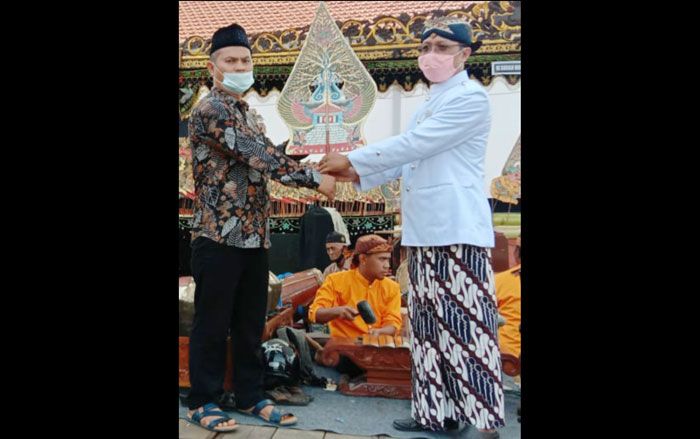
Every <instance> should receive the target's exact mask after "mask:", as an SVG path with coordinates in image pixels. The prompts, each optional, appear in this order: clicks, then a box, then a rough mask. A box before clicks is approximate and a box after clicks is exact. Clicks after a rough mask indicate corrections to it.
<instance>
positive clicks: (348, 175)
mask: <svg viewBox="0 0 700 439" xmlns="http://www.w3.org/2000/svg"><path fill="white" fill-rule="evenodd" d="M331 175H332V176H333V177H335V180H336V181H349V182H351V183H359V182H360V176H359V175H357V172H355V168H353V167H352V166H351V167H349V168H348V169H347V170H345V171H340V172H333V173H331Z"/></svg>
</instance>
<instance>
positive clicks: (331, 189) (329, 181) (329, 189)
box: [316, 174, 335, 201]
mask: <svg viewBox="0 0 700 439" xmlns="http://www.w3.org/2000/svg"><path fill="white" fill-rule="evenodd" d="M316 190H317V191H319V192H320V193H322V194H323V195H325V196H326V197H328V200H329V201H333V199H334V198H335V178H334V177H332V176H330V175H326V174H321V184H319V185H318V188H316Z"/></svg>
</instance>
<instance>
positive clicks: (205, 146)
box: [189, 88, 321, 248]
mask: <svg viewBox="0 0 700 439" xmlns="http://www.w3.org/2000/svg"><path fill="white" fill-rule="evenodd" d="M189 136H190V138H189V140H190V146H191V150H192V156H193V157H192V166H193V174H194V182H195V184H194V185H195V194H196V197H195V203H194V222H193V226H192V240H193V241H194V240H195V239H196V238H198V237H200V236H204V237H207V238H209V239H212V240H214V241H216V242H218V243H220V244H225V245H230V246H234V247H240V248H260V247H264V248H270V229H269V225H268V221H267V218H268V216H269V212H270V196H269V192H268V188H267V181H268V179H269V178H272V179H274V180H276V181H279V182H280V183H282V184H284V185H286V186H292V187H298V186H304V187H308V188H312V189H315V188H317V187H318V185H319V183H320V181H321V175H320V174H319V173H318V172H317V171H315V170H312V169H311V168H308V167H306V166H303V165H300V164H299V163H297V162H295V161H294V160H292V159H290V158H289V157H287V156H286V155H284V154H283V153H281V152H280V151H279V150H278V148H276V147H275V145H273V144H272V142H271V141H270V139H268V138H267V137H266V136H265V134H264V127H263V126H262V124H261V123H260V121H259V117H258V116H257V115H256V114H255V113H254V111H253V110H252V109H249V108H248V104H247V103H246V102H245V101H242V100H238V99H236V98H235V97H233V96H231V95H229V94H227V93H225V92H223V91H221V90H219V89H217V88H214V89H212V91H211V93H210V94H209V95H207V96H206V97H205V98H204V99H202V101H201V102H200V103H199V104H198V105H197V107H196V108H195V109H194V110H193V111H192V114H191V116H190V121H189Z"/></svg>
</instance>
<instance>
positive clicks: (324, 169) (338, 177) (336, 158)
mask: <svg viewBox="0 0 700 439" xmlns="http://www.w3.org/2000/svg"><path fill="white" fill-rule="evenodd" d="M312 166H313V167H314V168H315V169H317V170H318V171H319V172H320V173H321V184H320V185H319V186H318V189H317V190H318V191H319V192H320V193H322V194H323V195H325V196H326V197H328V199H329V200H331V201H333V199H334V198H335V182H336V181H350V182H353V183H358V182H359V181H360V177H359V176H358V175H357V173H356V172H355V169H353V167H352V163H350V160H348V158H347V157H346V156H344V155H343V154H340V153H337V152H329V153H328V154H326V155H325V156H323V158H322V159H321V161H320V162H318V163H317V164H313V165H312Z"/></svg>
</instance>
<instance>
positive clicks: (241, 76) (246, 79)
mask: <svg viewBox="0 0 700 439" xmlns="http://www.w3.org/2000/svg"><path fill="white" fill-rule="evenodd" d="M214 68H215V69H216V70H219V68H218V67H216V66H214ZM219 73H221V74H222V75H224V80H223V81H221V83H222V84H223V86H224V87H226V88H227V89H229V90H231V91H232V92H234V93H238V94H242V93H243V92H245V91H246V90H248V89H249V88H250V87H251V86H252V85H253V83H254V82H255V79H253V71H252V70H251V71H249V72H243V73H235V72H232V73H224V72H222V71H221V70H219Z"/></svg>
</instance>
